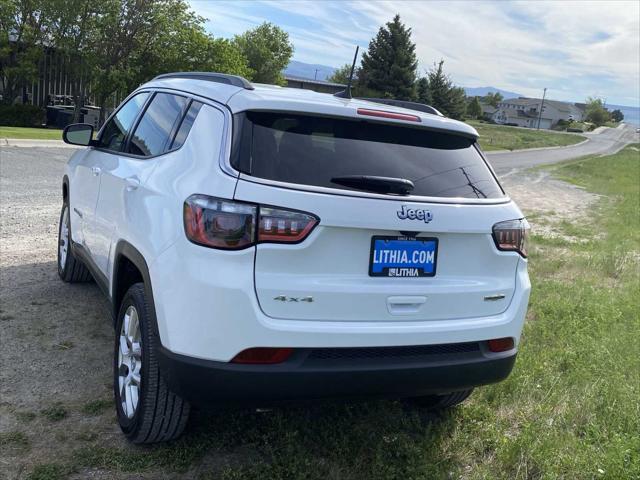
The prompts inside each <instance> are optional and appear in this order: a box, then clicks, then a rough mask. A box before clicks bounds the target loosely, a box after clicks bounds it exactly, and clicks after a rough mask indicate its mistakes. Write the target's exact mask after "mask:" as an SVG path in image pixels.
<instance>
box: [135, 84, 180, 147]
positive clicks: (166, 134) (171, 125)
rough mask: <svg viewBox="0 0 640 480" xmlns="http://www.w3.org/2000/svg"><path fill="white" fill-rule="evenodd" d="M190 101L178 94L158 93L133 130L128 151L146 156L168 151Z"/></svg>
mask: <svg viewBox="0 0 640 480" xmlns="http://www.w3.org/2000/svg"><path fill="white" fill-rule="evenodd" d="M188 101H189V100H188V99H187V98H185V97H181V96H178V95H171V94H168V93H157V94H156V95H155V97H153V99H152V100H151V104H150V105H149V106H148V107H147V109H146V111H145V112H144V114H143V115H142V118H141V119H140V123H138V126H137V127H136V129H135V131H134V132H133V135H132V136H131V140H130V141H129V148H128V150H127V151H128V152H129V153H133V154H134V155H144V156H152V155H159V154H161V153H164V152H166V151H167V150H168V149H169V146H170V144H171V139H172V137H173V133H174V132H175V130H176V128H177V127H178V124H179V122H180V120H181V119H182V116H183V113H184V110H185V108H186V107H187V103H188Z"/></svg>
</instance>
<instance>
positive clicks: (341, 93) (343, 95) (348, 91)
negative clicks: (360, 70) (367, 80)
mask: <svg viewBox="0 0 640 480" xmlns="http://www.w3.org/2000/svg"><path fill="white" fill-rule="evenodd" d="M358 50H360V47H359V46H358V45H356V54H355V55H354V56H353V63H352V64H351V73H349V82H348V83H347V88H345V89H344V90H341V91H339V92H338V93H334V94H333V96H334V97H340V98H353V97H352V96H351V81H352V80H353V70H354V69H355V68H356V59H357V58H358Z"/></svg>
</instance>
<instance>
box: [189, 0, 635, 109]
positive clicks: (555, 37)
mask: <svg viewBox="0 0 640 480" xmlns="http://www.w3.org/2000/svg"><path fill="white" fill-rule="evenodd" d="M191 4H192V7H193V8H194V9H195V10H196V11H197V12H198V13H200V14H203V15H205V16H207V17H209V18H213V21H212V22H211V23H210V25H209V26H210V29H211V31H212V32H213V33H215V34H217V35H223V36H231V35H232V34H233V33H239V32H241V31H243V30H245V29H247V28H251V27H253V26H255V25H257V24H259V23H261V22H262V21H274V22H275V23H278V24H279V25H280V26H281V27H283V28H284V29H285V30H287V31H288V32H289V33H290V36H291V39H292V41H293V42H294V45H295V46H296V53H295V55H294V57H295V58H296V59H297V60H301V61H305V62H310V63H326V64H329V65H333V66H338V65H341V64H343V63H347V62H348V61H350V59H351V57H352V55H353V48H354V46H355V45H356V44H358V45H360V46H361V48H366V46H367V44H368V42H369V40H370V39H371V37H373V36H374V35H375V33H376V32H377V29H378V28H379V26H380V25H382V24H384V23H385V22H388V21H389V20H390V19H391V18H392V17H393V15H394V14H396V13H399V14H400V16H401V18H402V20H403V22H404V23H405V24H406V25H408V26H410V27H411V28H412V31H413V40H414V41H415V43H416V45H417V54H418V58H419V61H420V68H421V71H424V69H425V68H428V67H429V66H430V65H431V64H433V62H435V61H437V60H439V59H440V58H444V60H445V69H446V70H447V71H448V72H449V73H450V74H451V75H452V77H453V79H454V81H455V82H456V83H459V84H461V85H465V86H489V85H490V86H496V87H500V88H503V89H506V90H512V91H517V92H521V93H523V94H526V95H536V96H539V95H540V92H541V91H542V88H543V87H548V88H549V95H550V96H551V98H558V99H567V100H574V101H580V100H583V99H584V98H586V97H587V96H591V95H598V96H603V97H607V99H608V101H609V102H610V103H623V104H627V105H638V104H639V103H640V100H639V97H640V2H638V1H634V0H631V1H601V2H600V1H583V2H577V1H557V2H538V1H528V2H466V1H465V2H439V1H438V2H433V1H429V2H427V1H388V0H386V1H379V2H371V1H360V0H354V1H348V2H347V1H345V2H332V1H314V2H307V1H289V2H274V1H266V2H233V3H227V2H215V3H205V2H192V3H191Z"/></svg>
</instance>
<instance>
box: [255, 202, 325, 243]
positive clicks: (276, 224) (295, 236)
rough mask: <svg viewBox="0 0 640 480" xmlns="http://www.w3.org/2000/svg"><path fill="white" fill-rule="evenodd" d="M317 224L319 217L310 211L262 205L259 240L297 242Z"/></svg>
mask: <svg viewBox="0 0 640 480" xmlns="http://www.w3.org/2000/svg"><path fill="white" fill-rule="evenodd" d="M317 224H318V219H317V218H316V217H314V216H313V215H310V214H308V213H302V212H295V211H291V210H282V209H280V208H271V207H260V224H259V226H258V241H259V242H284V243H297V242H300V241H302V240H304V239H305V238H306V236H307V235H309V233H311V230H313V227H315V226H316V225H317Z"/></svg>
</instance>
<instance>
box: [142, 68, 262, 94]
mask: <svg viewBox="0 0 640 480" xmlns="http://www.w3.org/2000/svg"><path fill="white" fill-rule="evenodd" d="M165 78H191V79H194V80H207V81H209V82H217V83H225V84H227V85H233V86H234V87H240V88H244V89H246V90H254V87H253V85H251V82H250V81H249V80H247V79H246V78H243V77H240V76H238V75H229V74H226V73H216V72H174V73H163V74H162V75H158V76H157V77H155V78H154V80H161V79H165Z"/></svg>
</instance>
